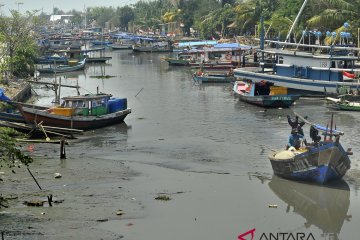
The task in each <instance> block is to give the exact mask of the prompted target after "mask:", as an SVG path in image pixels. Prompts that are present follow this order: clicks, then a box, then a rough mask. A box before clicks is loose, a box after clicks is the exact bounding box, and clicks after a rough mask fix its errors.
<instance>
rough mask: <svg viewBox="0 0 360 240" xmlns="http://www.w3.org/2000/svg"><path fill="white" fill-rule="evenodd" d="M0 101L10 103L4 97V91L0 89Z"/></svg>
mask: <svg viewBox="0 0 360 240" xmlns="http://www.w3.org/2000/svg"><path fill="white" fill-rule="evenodd" d="M0 101H5V102H10V101H11V99H10V98H8V97H7V96H5V93H4V89H2V88H0Z"/></svg>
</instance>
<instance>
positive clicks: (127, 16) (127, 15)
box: [116, 6, 135, 31]
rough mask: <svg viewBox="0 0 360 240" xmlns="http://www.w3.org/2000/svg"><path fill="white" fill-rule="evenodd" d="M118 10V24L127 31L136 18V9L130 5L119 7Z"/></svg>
mask: <svg viewBox="0 0 360 240" xmlns="http://www.w3.org/2000/svg"><path fill="white" fill-rule="evenodd" d="M116 12H117V16H118V19H119V23H118V26H119V27H120V28H122V29H123V30H125V31H127V27H128V24H129V22H131V21H134V18H135V13H134V10H133V9H132V8H131V7H129V6H124V7H121V8H118V9H117V11H116Z"/></svg>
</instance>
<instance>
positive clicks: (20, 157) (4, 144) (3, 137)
mask: <svg viewBox="0 0 360 240" xmlns="http://www.w3.org/2000/svg"><path fill="white" fill-rule="evenodd" d="M19 135H21V134H20V133H19V132H17V131H15V130H14V129H11V128H4V127H0V169H1V168H3V167H9V168H12V172H13V173H15V170H14V168H16V167H21V165H26V166H28V164H29V163H31V162H32V161H33V159H32V158H31V157H30V156H28V155H27V154H25V153H23V152H22V151H21V150H20V149H19V147H18V146H17V144H16V139H15V137H19ZM0 177H1V176H0ZM0 180H1V181H2V179H1V178H0ZM4 201H5V199H4V198H3V197H2V196H1V195H0V207H4V206H5V205H4V204H3V202H4Z"/></svg>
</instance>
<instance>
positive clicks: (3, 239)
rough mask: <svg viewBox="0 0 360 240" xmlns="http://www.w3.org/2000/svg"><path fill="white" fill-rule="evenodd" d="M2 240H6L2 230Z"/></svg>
mask: <svg viewBox="0 0 360 240" xmlns="http://www.w3.org/2000/svg"><path fill="white" fill-rule="evenodd" d="M1 240H5V238H4V232H1Z"/></svg>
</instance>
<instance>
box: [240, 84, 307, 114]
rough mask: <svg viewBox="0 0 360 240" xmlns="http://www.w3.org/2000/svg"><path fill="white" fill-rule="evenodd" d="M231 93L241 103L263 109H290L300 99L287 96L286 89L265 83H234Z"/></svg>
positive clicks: (295, 96)
mask: <svg viewBox="0 0 360 240" xmlns="http://www.w3.org/2000/svg"><path fill="white" fill-rule="evenodd" d="M233 91H234V94H235V96H236V97H239V99H240V100H241V101H244V102H247V103H250V104H254V105H257V106H260V107H265V108H279V107H281V108H285V107H290V106H291V105H292V104H293V103H294V102H295V101H296V100H298V99H299V98H300V95H296V94H287V89H286V88H284V87H278V86H274V84H273V83H271V82H266V81H262V82H258V83H253V82H251V81H247V82H244V81H235V83H234V87H233Z"/></svg>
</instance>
